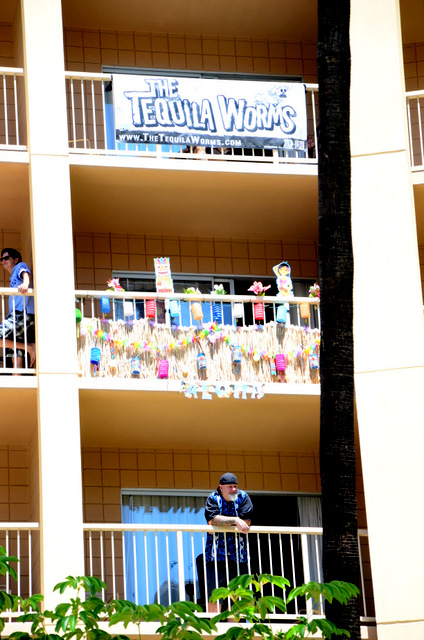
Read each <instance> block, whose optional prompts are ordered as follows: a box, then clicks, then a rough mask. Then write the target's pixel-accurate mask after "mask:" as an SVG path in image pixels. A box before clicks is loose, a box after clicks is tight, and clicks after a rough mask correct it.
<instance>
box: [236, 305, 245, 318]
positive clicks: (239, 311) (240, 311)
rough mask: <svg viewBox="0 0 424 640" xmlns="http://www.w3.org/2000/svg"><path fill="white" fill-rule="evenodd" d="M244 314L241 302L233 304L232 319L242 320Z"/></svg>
mask: <svg viewBox="0 0 424 640" xmlns="http://www.w3.org/2000/svg"><path fill="white" fill-rule="evenodd" d="M243 313H244V307H243V303H242V302H235V303H234V306H233V318H234V319H237V318H242V317H243Z"/></svg>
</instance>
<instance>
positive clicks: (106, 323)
mask: <svg viewBox="0 0 424 640" xmlns="http://www.w3.org/2000/svg"><path fill="white" fill-rule="evenodd" d="M75 295H76V305H77V309H76V314H77V341H78V358H79V368H80V374H81V375H83V376H87V377H89V376H93V375H95V376H99V377H121V378H130V377H139V378H146V379H154V378H158V377H159V378H166V379H171V380H179V381H183V380H184V379H187V380H196V379H199V380H206V379H207V380H213V381H215V382H217V381H225V382H228V383H235V382H239V381H240V380H244V381H249V383H250V384H252V383H258V382H260V383H269V382H276V383H281V382H289V383H319V347H320V331H319V327H320V315H319V299H317V298H292V299H290V300H287V301H285V300H283V299H281V298H277V297H274V296H265V297H263V298H256V297H255V296H231V295H226V296H225V297H223V296H219V295H202V294H200V295H194V296H187V294H169V295H164V294H157V293H133V292H131V293H128V292H125V293H110V292H99V291H76V294H75ZM257 304H261V305H264V306H263V308H262V309H259V311H260V312H261V313H263V319H255V313H257V310H256V309H255V305H257ZM102 310H103V311H102ZM199 315H200V316H201V317H199ZM146 316H147V317H146ZM93 350H94V351H93ZM277 354H278V355H279V356H280V357H279V358H276V356H277ZM202 356H204V357H203V358H202ZM96 357H97V358H98V359H99V362H97V363H96ZM161 363H162V365H161ZM161 367H162V368H161ZM164 369H166V375H163V372H164Z"/></svg>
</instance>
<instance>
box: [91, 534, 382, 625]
mask: <svg viewBox="0 0 424 640" xmlns="http://www.w3.org/2000/svg"><path fill="white" fill-rule="evenodd" d="M84 531H85V549H86V567H85V572H86V574H87V575H94V576H97V577H100V578H101V579H102V580H103V581H104V582H106V585H107V589H106V590H105V592H104V593H103V594H102V596H103V597H105V598H107V599H109V598H125V599H129V600H132V601H135V602H137V603H139V604H151V603H153V602H160V603H161V604H164V605H168V604H170V603H171V602H173V601H176V600H191V601H194V602H197V603H199V604H200V605H201V606H202V607H203V610H204V612H205V615H206V614H207V612H208V602H207V600H208V598H206V597H205V595H206V593H207V586H206V578H205V576H206V564H205V547H206V536H207V533H208V532H212V533H213V532H215V534H217V532H220V531H222V532H225V533H224V535H230V534H229V533H228V529H224V528H222V529H220V528H213V527H209V526H207V525H153V524H151V525H147V524H146V525H130V524H111V525H106V524H84ZM238 535H242V534H236V536H238ZM321 536H322V529H321V528H312V527H308V528H305V527H252V528H251V529H250V532H249V534H248V535H247V545H248V550H249V561H248V571H249V573H272V574H277V575H283V576H285V577H286V578H287V579H288V580H289V581H290V583H291V585H292V586H293V587H295V586H299V585H300V584H302V583H303V582H308V581H309V580H316V581H323V576H322V569H321V561H320V557H321ZM358 545H359V551H360V561H361V584H360V585H359V587H360V591H361V616H362V620H363V621H365V620H367V621H372V620H373V619H374V609H373V596H372V584H371V576H370V567H369V561H368V536H367V532H366V531H365V530H360V531H359V532H358ZM227 572H228V565H227ZM277 591H278V590H277V589H275V588H274V587H273V586H270V592H272V593H274V594H276V595H277V593H276V592H277ZM278 595H280V596H281V597H285V595H284V593H281V592H278ZM287 608H288V611H287V613H286V614H282V613H280V612H276V613H274V614H272V615H271V618H272V619H275V620H283V619H289V618H293V617H294V616H298V615H302V614H304V613H305V612H306V611H307V612H308V613H313V614H314V615H317V616H322V615H323V609H322V604H321V603H312V602H311V601H307V602H305V600H304V599H302V598H296V599H295V600H294V601H293V602H292V603H289V605H288V607H287Z"/></svg>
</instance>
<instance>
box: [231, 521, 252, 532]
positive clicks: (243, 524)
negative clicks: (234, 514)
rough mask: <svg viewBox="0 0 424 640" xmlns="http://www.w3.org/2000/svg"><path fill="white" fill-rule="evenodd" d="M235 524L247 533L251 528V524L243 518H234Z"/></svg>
mask: <svg viewBox="0 0 424 640" xmlns="http://www.w3.org/2000/svg"><path fill="white" fill-rule="evenodd" d="M234 524H235V525H236V527H237V529H239V530H240V531H242V532H243V533H247V532H248V531H249V529H250V524H248V523H247V522H246V520H242V519H241V518H234Z"/></svg>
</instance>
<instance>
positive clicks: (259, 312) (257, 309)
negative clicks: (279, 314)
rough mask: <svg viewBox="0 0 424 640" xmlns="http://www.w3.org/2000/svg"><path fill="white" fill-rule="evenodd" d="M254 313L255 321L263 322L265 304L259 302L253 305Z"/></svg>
mask: <svg viewBox="0 0 424 640" xmlns="http://www.w3.org/2000/svg"><path fill="white" fill-rule="evenodd" d="M253 313H254V316H255V320H263V319H264V318H265V305H264V303H263V302H257V303H256V304H254V305H253Z"/></svg>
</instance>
